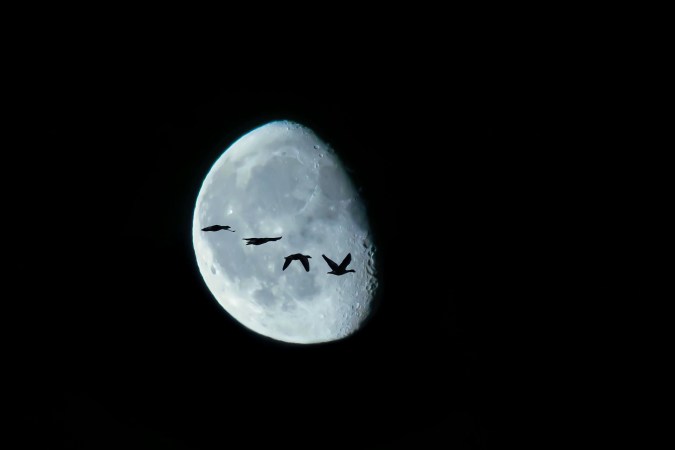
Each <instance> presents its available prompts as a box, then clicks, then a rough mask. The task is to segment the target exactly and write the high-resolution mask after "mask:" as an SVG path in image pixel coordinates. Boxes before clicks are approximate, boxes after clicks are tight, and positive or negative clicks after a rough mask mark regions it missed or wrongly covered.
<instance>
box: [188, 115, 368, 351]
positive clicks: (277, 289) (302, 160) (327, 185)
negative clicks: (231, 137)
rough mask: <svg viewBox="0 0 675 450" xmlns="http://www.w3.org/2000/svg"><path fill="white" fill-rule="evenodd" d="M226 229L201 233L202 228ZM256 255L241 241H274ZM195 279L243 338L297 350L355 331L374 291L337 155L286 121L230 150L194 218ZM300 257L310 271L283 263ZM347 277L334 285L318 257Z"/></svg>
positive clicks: (363, 220)
mask: <svg viewBox="0 0 675 450" xmlns="http://www.w3.org/2000/svg"><path fill="white" fill-rule="evenodd" d="M216 224H217V225H229V226H231V228H232V229H233V230H234V231H235V232H234V233H232V232H230V231H227V230H223V231H217V232H205V231H202V228H205V227H207V226H211V225H216ZM279 236H281V237H282V238H281V239H279V240H277V241H272V242H267V243H265V244H262V245H246V242H245V241H244V240H243V239H244V238H252V237H279ZM192 239H193V245H194V250H195V256H196V259H197V265H198V267H199V271H200V273H201V275H202V277H203V279H204V282H205V283H206V285H207V287H208V288H209V290H210V291H211V293H212V294H213V296H214V297H215V299H216V300H217V301H218V303H220V305H221V306H222V307H223V308H224V309H225V311H227V313H229V315H231V316H232V317H233V318H234V319H236V320H237V321H238V322H239V323H241V324H242V325H244V326H245V327H246V328H248V329H250V330H252V331H254V332H256V333H258V334H261V335H263V336H267V337H269V338H272V339H275V340H279V341H284V342H290V343H298V344H313V343H321V342H329V341H335V340H339V339H343V338H345V337H347V336H350V335H352V334H353V333H355V332H356V331H357V330H359V329H360V328H361V327H362V326H363V324H364V322H365V321H366V320H367V319H368V318H369V316H370V315H371V314H372V312H373V299H374V297H375V294H376V291H377V288H378V276H377V273H376V253H377V252H376V247H375V244H374V240H373V235H372V231H371V228H370V224H369V219H368V211H367V209H366V207H365V205H364V202H363V200H362V198H361V196H360V194H359V191H358V189H357V188H356V186H355V185H354V182H353V180H352V179H351V178H350V176H349V174H348V172H347V170H346V168H345V167H344V165H343V164H342V162H341V161H340V158H339V157H338V154H337V153H336V152H335V151H334V150H333V149H332V148H331V147H330V146H329V145H327V144H326V143H325V142H323V141H322V140H321V139H320V138H319V137H318V136H317V135H316V134H315V133H314V132H313V131H312V130H310V129H309V128H307V127H305V126H303V125H300V124H298V123H296V122H291V121H275V122H270V123H268V124H266V125H263V126H260V127H258V128H256V129H254V130H252V131H250V132H248V133H247V134H245V135H244V136H242V137H241V138H239V139H238V140H237V141H236V142H234V143H233V144H232V145H231V146H230V147H229V148H228V149H227V150H225V152H223V154H222V155H221V156H220V157H219V158H218V159H217V160H216V162H215V163H214V164H213V166H212V167H211V169H210V171H209V172H208V174H207V175H206V178H205V179H204V181H203V183H202V187H201V189H200V191H199V195H198V197H197V202H196V206H195V210H194V217H193V225H192ZM296 253H301V254H303V255H310V256H311V259H309V263H310V270H309V272H307V271H305V269H304V267H303V265H302V263H301V261H299V260H298V261H293V262H291V264H290V265H289V266H288V268H287V269H286V270H282V267H283V265H284V261H285V259H284V258H285V257H286V256H289V255H292V254H296ZM348 254H351V256H352V259H351V263H350V264H349V266H348V269H353V270H355V272H353V273H346V274H344V275H340V276H336V275H331V274H328V272H329V271H330V270H331V269H330V267H329V266H328V264H327V263H326V262H325V261H324V259H323V258H322V256H321V255H326V256H327V257H328V258H330V259H331V260H333V261H335V262H336V263H338V264H340V262H341V261H342V260H343V259H344V258H345V257H346V256H347V255H348Z"/></svg>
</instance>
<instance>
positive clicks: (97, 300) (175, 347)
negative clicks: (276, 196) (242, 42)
mask: <svg viewBox="0 0 675 450" xmlns="http://www.w3.org/2000/svg"><path fill="white" fill-rule="evenodd" d="M463 67H469V68H464V69H462V70H461V71H457V72H453V71H447V72H435V71H434V70H430V71H428V72H426V73H428V74H433V75H428V76H427V75H424V76H418V77H417V78H415V79H414V80H407V79H406V78H405V77H398V78H396V79H388V78H387V77H386V76H376V77H372V78H367V77H362V78H359V77H356V78H354V77H352V78H350V81H348V82H347V81H344V80H341V79H340V78H339V77H337V81H335V80H328V79H323V78H320V79H318V80H317V79H316V78H314V79H313V80H309V79H296V80H294V81H295V82H286V81H284V82H281V81H279V82H270V81H267V82H264V81H261V82H245V80H241V79H236V80H235V77H233V76H229V75H228V72H227V71H226V70H223V71H217V70H213V69H212V68H206V67H196V68H195V69H194V70H192V71H190V73H189V74H187V75H186V74H185V70H172V66H171V65H170V64H169V65H168V66H163V67H162V70H157V69H154V70H150V71H145V70H143V68H141V67H138V66H137V65H136V64H129V65H128V66H123V70H119V68H118V67H112V66H110V67H109V66H107V65H105V64H97V65H96V66H95V67H89V66H87V65H85V66H84V67H82V68H81V69H80V67H79V66H78V70H74V71H68V70H64V71H63V73H62V74H60V75H58V76H57V75H54V71H53V70H52V71H51V72H50V73H51V75H50V76H48V77H41V76H39V75H34V76H32V77H30V78H29V79H27V80H23V82H22V85H27V87H26V88H25V89H19V90H18V92H17V93H18V94H19V96H20V97H22V98H21V101H20V102H19V103H20V105H21V107H19V108H17V109H16V110H15V116H16V118H18V119H20V120H18V121H17V122H18V123H19V125H17V127H16V129H15V131H18V135H19V139H18V140H17V141H16V142H15V143H14V144H13V150H12V151H11V152H10V153H8V157H7V164H6V165H5V167H4V168H5V173H6V177H5V179H6V180H9V181H10V185H11V188H10V189H11V190H9V191H7V192H11V193H12V195H9V196H8V197H9V199H8V201H9V202H10V203H9V205H8V210H10V211H12V214H11V216H12V218H11V227H12V228H13V231H12V234H11V236H13V238H11V241H12V242H9V243H8V247H9V248H10V249H11V250H12V251H13V253H12V258H13V261H15V262H16V264H15V267H16V268H18V270H17V272H16V273H15V274H14V273H12V275H11V280H10V281H11V282H12V283H14V284H15V285H16V286H18V287H19V288H18V291H17V292H18V294H17V295H16V300H15V302H12V306H18V310H17V312H16V313H14V314H12V315H11V316H10V317H12V318H17V320H14V319H12V320H11V323H9V328H10V329H12V330H14V331H13V337H12V340H11V349H12V352H11V356H16V357H17V358H16V361H17V362H16V363H15V364H13V365H12V367H16V368H18V369H19V371H18V374H19V376H20V378H19V380H18V381H17V383H16V385H15V387H16V389H13V391H14V393H16V394H17V397H18V398H19V400H20V401H19V402H18V403H17V406H16V408H17V409H16V414H15V416H16V417H18V418H19V420H20V423H21V427H20V428H19V431H20V433H21V434H22V442H24V443H25V444H26V446H27V447H28V446H32V445H43V446H44V448H177V449H184V448H185V449H201V448H226V447H228V446H229V447H232V446H233V443H234V442H244V443H247V445H255V446H258V445H286V444H287V445H291V446H292V447H294V448H322V447H325V446H333V445H340V446H344V445H351V444H354V443H359V445H365V446H367V447H368V448H380V447H378V445H382V446H383V447H382V448H389V447H388V446H390V445H392V444H396V443H401V444H407V445H411V446H413V445H421V446H422V447H427V446H431V445H432V444H441V445H443V446H447V447H448V448H449V447H452V448H486V447H492V446H494V445H499V444H501V443H502V442H504V441H505V439H506V435H507V434H509V435H513V434H514V433H515V434H518V433H519V432H520V431H521V429H522V428H523V427H524V426H525V425H524V424H523V423H520V422H519V420H518V417H519V413H518V411H519V408H518V405H517V402H514V400H513V398H512V397H511V394H512V389H513V388H512V386H511V384H510V383H511V382H512V380H513V379H514V378H517V377H518V376H517V375H516V374H518V373H519V371H520V370H521V366H520V365H519V363H518V362H517V359H516V358H515V356H512V353H514V349H512V348H511V347H510V345H512V339H510V337H511V335H513V334H515V328H516V325H515V324H514V322H513V321H512V319H513V317H514V316H516V315H517V314H516V313H515V312H514V309H513V308H514V306H513V300H514V299H516V298H517V297H518V296H520V295H522V294H523V293H522V290H521V288H520V285H519V280H520V277H522V274H521V272H520V270H519V266H520V264H521V258H522V257H521V256H520V252H519V251H518V249H517V247H518V242H517V239H514V233H515V232H517V233H522V232H523V229H524V228H527V227H532V224H531V223H526V222H527V221H526V220H524V219H523V216H522V214H523V213H522V211H523V208H522V207H521V203H522V197H521V196H520V194H521V193H522V192H523V191H524V190H526V189H527V186H524V184H525V181H524V180H525V179H527V176H525V172H526V170H525V169H524V168H523V165H522V164H523V158H524V154H525V152H524V151H523V149H524V148H526V147H527V146H528V145H531V143H532V140H533V139H532V135H531V132H532V131H533V128H534V127H533V126H532V121H531V119H532V117H533V116H536V115H537V111H536V108H535V109H534V110H533V109H532V108H534V107H533V106H532V105H531V103H528V105H527V106H525V105H524V104H523V103H522V102H521V99H520V98H519V95H518V92H517V88H515V87H514V85H513V84H512V83H510V82H509V79H508V78H507V77H506V75H505V72H504V70H503V69H500V67H498V66H495V67H493V66H490V65H489V64H488V65H487V66H486V65H482V66H471V65H468V66H466V65H463ZM317 70H318V69H317ZM205 73H208V75H203V74H205ZM249 81H250V80H249ZM311 81H313V82H311ZM24 95H25V96H24ZM275 119H290V120H296V121H298V122H300V123H302V124H304V125H306V126H308V127H310V128H312V129H313V130H314V131H315V132H316V133H317V134H318V135H319V136H320V137H321V138H323V139H324V140H325V141H327V142H328V143H330V144H331V145H332V146H333V148H335V149H336V151H337V152H338V154H339V155H340V157H342V158H343V160H344V161H345V162H346V164H347V165H348V166H349V167H351V169H353V172H354V177H355V179H356V180H357V183H358V184H359V186H361V187H362V192H363V196H364V198H365V200H366V202H367V204H368V207H369V211H370V214H371V220H372V224H373V227H374V230H375V233H376V239H377V244H378V248H379V253H378V254H379V257H380V262H381V267H380V269H381V276H382V279H381V280H382V296H381V303H380V306H379V308H378V309H377V310H376V313H375V314H374V316H373V318H372V319H371V320H370V321H369V322H368V323H367V325H366V326H365V327H364V328H363V329H362V330H361V331H359V332H358V333H356V334H355V335H353V336H351V337H349V338H347V339H344V340H342V341H338V342H333V343H329V344H323V345H311V346H300V345H290V344H283V343H279V342H276V341H272V340H269V339H266V338H263V337H261V336H258V335H256V334H254V333H252V332H250V331H248V330H246V329H245V328H244V327H242V326H241V325H239V324H238V323H237V322H236V321H234V320H233V319H231V318H230V317H229V316H228V315H227V314H226V313H225V312H224V311H223V310H222V308H221V307H220V306H219V305H218V304H217V302H216V301H215V300H214V299H213V297H212V296H211V295H210V293H209V291H208V290H207V288H206V286H205V284H204V283H203V281H202V279H201V276H200V274H199V272H198V269H197V266H196V262H195V258H194V253H193V249H192V243H191V224H192V212H193V208H194V203H195V200H196V197H197V194H198V191H199V188H200V186H201V181H202V179H203V178H204V176H205V175H206V174H207V172H208V170H209V169H210V167H211V165H212V164H213V162H214V161H215V160H216V159H217V157H218V156H219V155H220V154H221V153H222V151H223V150H224V149H225V148H227V147H228V146H229V145H230V144H231V143H232V142H234V140H236V139H237V138H238V137H240V136H241V135H242V134H244V133H246V132H247V131H250V130H251V129H253V128H255V127H256V126H259V125H262V124H264V123H266V122H268V121H270V120H275ZM539 120H541V119H539ZM524 136H527V138H525V137H524ZM10 155H11V156H10ZM420 448H421V447H420ZM443 448H445V447H443Z"/></svg>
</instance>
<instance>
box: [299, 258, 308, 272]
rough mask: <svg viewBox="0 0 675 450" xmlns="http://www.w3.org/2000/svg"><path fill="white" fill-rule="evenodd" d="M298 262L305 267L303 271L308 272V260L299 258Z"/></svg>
mask: <svg viewBox="0 0 675 450" xmlns="http://www.w3.org/2000/svg"><path fill="white" fill-rule="evenodd" d="M300 262H301V263H302V265H303V266H304V267H305V271H306V272H309V260H308V259H307V258H304V257H303V258H300Z"/></svg>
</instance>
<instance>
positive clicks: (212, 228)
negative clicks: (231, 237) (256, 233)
mask: <svg viewBox="0 0 675 450" xmlns="http://www.w3.org/2000/svg"><path fill="white" fill-rule="evenodd" d="M230 228H232V227H230V226H229V225H211V226H210V227H206V228H202V231H220V230H227V231H231V232H233V233H234V230H230Z"/></svg>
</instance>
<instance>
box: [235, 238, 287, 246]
mask: <svg viewBox="0 0 675 450" xmlns="http://www.w3.org/2000/svg"><path fill="white" fill-rule="evenodd" d="M279 239H281V236H279V237H276V238H244V239H242V240H243V241H246V245H260V244H264V243H265V242H270V241H278V240H279Z"/></svg>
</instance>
